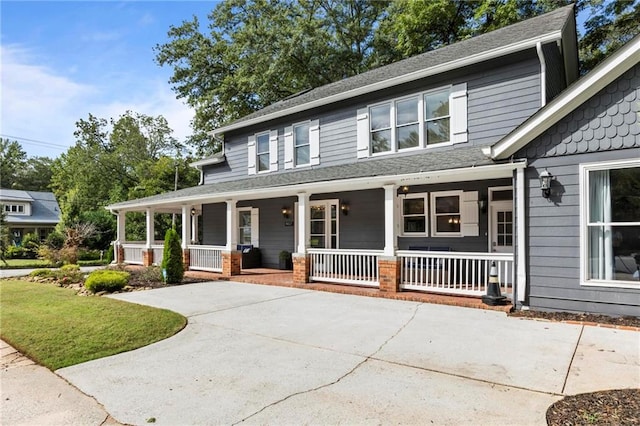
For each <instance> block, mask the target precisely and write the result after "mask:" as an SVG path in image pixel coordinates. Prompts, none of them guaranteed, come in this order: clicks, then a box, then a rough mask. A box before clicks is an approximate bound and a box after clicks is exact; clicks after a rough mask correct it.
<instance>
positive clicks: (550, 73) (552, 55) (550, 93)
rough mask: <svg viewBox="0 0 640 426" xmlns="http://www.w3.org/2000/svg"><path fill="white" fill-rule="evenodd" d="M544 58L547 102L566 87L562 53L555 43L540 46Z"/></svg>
mask: <svg viewBox="0 0 640 426" xmlns="http://www.w3.org/2000/svg"><path fill="white" fill-rule="evenodd" d="M542 52H543V54H544V58H545V66H546V74H547V75H546V80H547V84H546V85H545V89H546V92H547V102H549V101H550V100H551V99H553V98H555V97H556V95H558V93H560V92H561V91H562V90H564V89H565V88H566V86H567V85H566V76H565V72H564V67H563V66H562V64H563V62H562V53H560V47H559V46H558V45H557V44H556V43H549V44H545V45H543V46H542Z"/></svg>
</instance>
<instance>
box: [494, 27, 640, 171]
mask: <svg viewBox="0 0 640 426" xmlns="http://www.w3.org/2000/svg"><path fill="white" fill-rule="evenodd" d="M638 63H640V35H638V36H636V37H635V38H634V39H633V40H631V41H630V42H628V43H627V44H626V45H624V46H622V47H621V48H620V49H618V51H617V52H615V53H614V54H613V55H611V56H610V57H609V58H607V59H606V60H604V61H603V62H602V63H601V64H599V65H598V66H597V67H596V68H594V69H593V70H592V71H591V72H589V73H588V74H587V75H585V76H584V77H582V78H580V79H579V80H578V81H576V82H575V83H574V84H572V85H571V86H569V87H568V88H567V89H565V90H564V92H562V93H560V95H558V96H557V97H556V98H555V99H554V100H553V101H551V102H550V103H548V104H547V105H546V106H544V107H543V108H541V109H540V110H539V111H538V112H536V113H535V114H534V115H532V116H531V117H530V118H529V119H527V120H526V121H525V122H524V123H522V124H521V125H520V126H518V127H517V128H516V129H515V130H514V131H512V132H511V133H509V134H508V135H507V136H505V137H504V138H502V139H501V140H500V141H498V142H497V143H495V144H494V145H493V146H491V147H487V148H485V154H486V155H487V156H489V157H491V158H493V159H496V160H500V159H506V158H509V157H510V156H512V155H513V154H515V153H516V152H518V151H519V150H520V149H522V148H524V147H525V146H526V145H527V144H529V143H530V142H532V141H533V140H534V139H535V138H536V137H538V136H540V135H541V134H542V133H543V132H544V131H546V130H547V129H549V128H550V127H551V126H553V125H555V124H556V123H557V122H558V121H560V120H561V119H562V118H564V117H566V116H567V115H568V114H570V113H571V112H573V111H574V110H576V109H577V108H578V107H580V106H581V105H583V104H584V103H585V102H587V101H588V100H589V99H591V98H592V97H593V96H595V95H596V94H598V93H599V92H600V91H601V90H602V89H604V88H605V87H607V86H608V85H609V84H611V83H612V82H613V81H614V80H616V79H617V78H619V77H620V76H621V75H622V74H624V73H625V72H626V71H628V70H629V69H630V68H631V67H633V66H635V65H636V64H638Z"/></svg>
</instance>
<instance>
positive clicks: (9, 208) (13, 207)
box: [4, 204, 25, 214]
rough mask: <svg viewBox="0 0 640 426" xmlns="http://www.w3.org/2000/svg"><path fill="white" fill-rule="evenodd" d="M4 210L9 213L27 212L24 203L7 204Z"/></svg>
mask: <svg viewBox="0 0 640 426" xmlns="http://www.w3.org/2000/svg"><path fill="white" fill-rule="evenodd" d="M4 211H5V213H9V214H25V208H24V204H5V205H4Z"/></svg>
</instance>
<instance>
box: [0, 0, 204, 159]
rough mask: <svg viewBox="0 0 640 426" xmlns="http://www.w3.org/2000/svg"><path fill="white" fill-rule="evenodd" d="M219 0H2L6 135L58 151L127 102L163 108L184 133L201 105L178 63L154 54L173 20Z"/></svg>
mask: <svg viewBox="0 0 640 426" xmlns="http://www.w3.org/2000/svg"><path fill="white" fill-rule="evenodd" d="M214 7H215V2H212V1H101V2H98V1H66V2H58V1H4V0H3V1H2V2H1V3H0V19H1V22H0V24H1V26H0V55H1V56H0V61H1V71H0V78H1V80H0V82H1V92H0V97H1V111H0V134H1V135H2V137H4V138H6V137H9V138H10V139H15V140H18V141H19V142H20V143H21V144H22V147H23V149H24V150H25V151H26V152H27V155H29V156H36V155H38V156H48V157H52V158H53V157H57V156H59V155H60V154H61V153H63V152H64V151H66V149H67V148H68V147H69V146H71V145H73V144H74V141H75V140H74V136H73V132H74V131H75V129H76V127H75V122H76V121H78V120H79V119H81V118H83V119H86V118H87V117H88V115H89V114H93V115H94V116H97V117H100V118H107V119H108V118H112V117H113V118H117V117H119V116H120V115H122V114H123V113H125V112H126V111H127V110H131V111H135V112H139V113H143V114H147V115H152V116H157V115H163V116H164V117H165V118H166V119H167V120H168V121H169V125H170V127H171V128H172V129H173V130H174V136H175V137H177V138H178V139H179V140H183V139H184V138H185V137H186V136H188V135H189V134H190V131H191V130H190V127H189V122H190V120H191V119H192V118H193V112H192V111H191V110H190V109H189V108H188V107H187V106H186V105H184V103H183V102H182V101H181V100H176V98H175V94H174V92H173V91H172V90H171V86H170V85H169V83H168V80H169V78H170V76H171V74H172V71H171V69H170V68H167V67H162V68H161V67H160V66H158V65H157V64H156V63H155V62H154V60H153V59H154V52H153V47H154V46H155V45H156V44H159V43H164V42H166V41H167V40H168V39H167V31H168V30H169V27H170V26H171V25H179V24H180V23H181V22H182V21H184V20H190V19H191V18H192V16H193V15H196V16H197V17H198V19H199V20H200V23H201V24H205V25H206V23H207V14H208V13H209V12H210V11H211V10H212V9H213V8H214Z"/></svg>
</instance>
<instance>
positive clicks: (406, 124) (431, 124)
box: [357, 83, 468, 158]
mask: <svg viewBox="0 0 640 426" xmlns="http://www.w3.org/2000/svg"><path fill="white" fill-rule="evenodd" d="M357 139H358V143H357V145H358V158H364V157H369V156H371V155H377V154H385V153H392V152H398V151H403V150H407V149H415V148H426V147H429V146H432V145H438V144H446V143H460V142H466V141H467V140H468V135H467V85H466V83H462V84H458V85H454V86H450V87H445V88H440V89H436V90H431V91H428V92H423V93H419V94H416V95H413V96H409V97H405V98H400V99H394V100H390V101H387V102H384V103H380V104H376V105H371V106H369V107H367V108H363V109H360V110H358V114H357Z"/></svg>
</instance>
